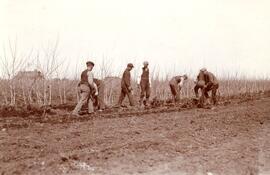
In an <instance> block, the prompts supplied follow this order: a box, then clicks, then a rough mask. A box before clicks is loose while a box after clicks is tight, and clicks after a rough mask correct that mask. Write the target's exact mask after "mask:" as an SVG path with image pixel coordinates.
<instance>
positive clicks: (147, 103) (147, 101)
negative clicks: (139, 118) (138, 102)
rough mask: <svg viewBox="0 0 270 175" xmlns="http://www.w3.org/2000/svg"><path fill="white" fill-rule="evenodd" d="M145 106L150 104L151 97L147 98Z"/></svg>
mask: <svg viewBox="0 0 270 175" xmlns="http://www.w3.org/2000/svg"><path fill="white" fill-rule="evenodd" d="M145 106H150V104H149V98H146V100H145Z"/></svg>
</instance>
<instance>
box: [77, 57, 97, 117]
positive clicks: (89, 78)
mask: <svg viewBox="0 0 270 175" xmlns="http://www.w3.org/2000/svg"><path fill="white" fill-rule="evenodd" d="M86 65H87V69H86V70H84V71H83V72H82V74H81V81H80V83H79V85H78V87H79V91H80V100H79V102H78V104H77V106H76V107H75V109H74V110H73V112H72V114H73V115H75V116H79V112H80V111H81V109H82V106H83V105H84V104H85V103H87V102H88V113H89V114H92V113H94V107H93V100H92V99H91V98H89V97H90V94H91V91H92V90H91V89H95V95H96V96H97V95H98V89H97V86H96V84H95V83H94V75H93V73H92V70H93V68H94V66H95V64H94V63H93V62H91V61H88V62H87V63H86Z"/></svg>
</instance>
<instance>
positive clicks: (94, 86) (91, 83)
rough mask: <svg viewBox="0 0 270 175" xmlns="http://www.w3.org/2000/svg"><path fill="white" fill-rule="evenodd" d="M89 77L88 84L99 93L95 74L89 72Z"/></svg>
mask: <svg viewBox="0 0 270 175" xmlns="http://www.w3.org/2000/svg"><path fill="white" fill-rule="evenodd" d="M87 76H88V83H89V85H90V87H91V88H93V89H95V92H96V93H98V88H97V85H96V83H94V74H93V73H92V72H91V71H88V72H87Z"/></svg>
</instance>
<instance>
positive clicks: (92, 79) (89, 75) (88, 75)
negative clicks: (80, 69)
mask: <svg viewBox="0 0 270 175" xmlns="http://www.w3.org/2000/svg"><path fill="white" fill-rule="evenodd" d="M87 77H88V83H89V85H90V86H91V87H92V88H94V74H93V73H92V72H91V71H88V72H87Z"/></svg>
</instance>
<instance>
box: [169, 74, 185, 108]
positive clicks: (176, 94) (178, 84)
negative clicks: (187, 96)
mask: <svg viewBox="0 0 270 175" xmlns="http://www.w3.org/2000/svg"><path fill="white" fill-rule="evenodd" d="M187 79H188V77H187V75H183V76H181V75H179V76H175V77H173V78H172V79H171V80H170V82H169V85H170V89H171V93H172V96H173V100H174V102H175V103H177V102H179V101H180V91H181V89H182V87H183V85H184V81H185V80H187Z"/></svg>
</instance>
